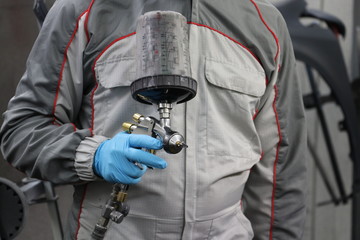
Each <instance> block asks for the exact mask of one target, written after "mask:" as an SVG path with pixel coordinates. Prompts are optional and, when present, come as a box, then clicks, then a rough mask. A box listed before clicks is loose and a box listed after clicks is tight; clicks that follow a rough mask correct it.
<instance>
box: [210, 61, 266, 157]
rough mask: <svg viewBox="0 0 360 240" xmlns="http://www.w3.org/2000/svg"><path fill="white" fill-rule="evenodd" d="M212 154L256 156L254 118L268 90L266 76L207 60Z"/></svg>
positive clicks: (228, 64) (258, 72) (240, 66)
mask: <svg viewBox="0 0 360 240" xmlns="http://www.w3.org/2000/svg"><path fill="white" fill-rule="evenodd" d="M205 78H206V83H207V84H206V86H207V97H206V98H207V147H208V154H209V155H220V156H224V155H225V156H241V157H245V158H249V157H252V153H253V151H252V150H253V149H254V148H253V145H254V144H258V142H257V134H256V129H255V126H254V123H253V119H252V117H253V115H254V114H255V111H256V106H257V104H258V103H259V100H260V97H261V96H262V95H263V94H264V92H265V88H266V82H265V74H264V73H263V72H260V71H257V70H255V69H253V68H250V67H249V66H243V65H240V64H238V65H237V64H235V63H234V62H229V61H223V60H218V59H213V58H207V59H206V62H205Z"/></svg>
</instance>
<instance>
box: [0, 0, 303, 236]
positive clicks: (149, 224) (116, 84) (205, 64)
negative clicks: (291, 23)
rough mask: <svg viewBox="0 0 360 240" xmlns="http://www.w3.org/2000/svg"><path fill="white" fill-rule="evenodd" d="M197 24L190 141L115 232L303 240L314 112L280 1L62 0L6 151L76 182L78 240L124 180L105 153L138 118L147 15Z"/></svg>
mask: <svg viewBox="0 0 360 240" xmlns="http://www.w3.org/2000/svg"><path fill="white" fill-rule="evenodd" d="M156 10H169V11H175V12H179V13H181V14H182V15H184V16H185V17H186V18H187V20H188V25H189V47H190V61H191V75H192V76H191V77H192V78H194V79H196V80H197V82H198V91H197V96H196V97H195V98H194V99H192V100H191V101H189V102H187V103H184V104H179V105H177V106H175V107H174V110H173V116H172V128H173V129H175V130H177V131H179V132H180V133H183V134H184V136H185V137H186V143H187V144H188V145H189V148H188V149H186V151H182V152H181V153H179V154H177V155H169V154H166V153H164V152H162V151H159V152H158V155H159V156H160V157H162V158H164V159H165V160H166V161H167V162H168V167H167V168H166V169H164V170H152V171H147V173H146V174H145V175H144V177H143V178H142V181H141V182H140V183H139V184H136V185H134V186H131V188H130V190H129V197H128V202H129V204H130V206H131V211H130V213H129V215H128V216H127V217H126V218H125V220H124V221H123V222H122V223H121V224H120V225H117V224H112V225H111V226H110V228H109V230H108V232H107V235H106V238H105V239H136V240H140V239H171V240H172V239H184V240H190V239H219V240H230V239H252V238H254V239H261V240H265V239H266V240H268V239H270V240H271V239H278V240H279V239H282V240H289V239H301V237H302V231H303V224H304V217H305V192H306V188H305V157H304V156H305V146H306V136H305V121H304V110H303V105H302V98H301V92H300V87H299V82H298V79H297V77H296V73H295V71H296V70H295V59H294V55H293V50H292V46H291V41H290V39H289V35H288V32H287V29H286V24H285V23H284V20H283V18H282V17H281V16H280V14H279V13H278V11H277V10H276V9H275V8H274V7H273V6H272V5H271V4H270V3H268V2H267V1H266V0H242V1H238V0H223V1H215V0H192V1H188V0H186V1H185V0H181V1H180V0H152V1H149V0H148V1H145V0H122V1H119V0H106V1H105V0H102V1H101V0H81V1H80V0H57V1H56V2H55V4H54V6H53V7H52V8H51V10H50V12H49V14H48V16H47V18H46V20H45V23H44V25H43V27H42V29H41V32H40V34H39V37H38V38H37V40H36V42H35V44H34V47H33V49H32V51H31V53H30V56H29V58H28V61H27V67H26V72H25V74H24V75H23V77H22V79H21V81H20V83H19V86H18V88H17V91H16V94H15V96H14V97H13V98H12V99H11V101H10V103H9V106H8V110H7V111H6V112H5V113H4V123H3V126H2V129H1V147H2V152H3V155H4V157H5V158H6V159H7V161H9V162H10V163H11V164H12V166H14V167H16V168H17V169H19V170H20V171H23V172H25V173H26V174H27V175H29V176H30V177H34V178H40V179H45V180H49V181H51V182H53V183H55V184H73V185H74V196H73V197H74V201H73V206H72V208H71V211H70V214H69V221H68V226H67V227H68V228H67V230H66V239H90V237H89V236H90V234H91V232H92V230H93V228H94V226H95V223H96V222H97V220H98V218H99V216H100V214H101V209H102V206H103V205H104V204H105V202H106V200H107V198H108V196H109V194H110V192H111V188H112V184H110V183H107V182H105V181H104V180H102V179H99V178H97V177H96V176H95V175H94V173H93V170H92V163H93V156H94V153H95V151H96V149H97V147H98V146H99V144H100V143H101V142H103V141H104V140H105V139H108V138H111V137H112V136H114V135H115V134H116V133H118V132H119V131H121V124H122V122H124V121H129V120H131V117H132V115H133V113H137V112H138V113H141V114H143V115H150V116H157V112H156V108H155V107H151V106H148V105H144V104H141V103H138V102H136V101H135V100H133V99H132V97H131V92H130V88H129V86H130V84H131V83H132V82H133V81H134V80H135V66H136V63H135V49H136V41H135V37H136V32H135V29H136V23H137V19H138V17H139V16H140V15H142V14H144V13H146V12H149V11H156Z"/></svg>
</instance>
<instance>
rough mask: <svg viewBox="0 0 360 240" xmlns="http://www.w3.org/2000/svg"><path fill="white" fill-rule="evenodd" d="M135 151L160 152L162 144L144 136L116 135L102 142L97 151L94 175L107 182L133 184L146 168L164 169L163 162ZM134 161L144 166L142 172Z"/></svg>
mask: <svg viewBox="0 0 360 240" xmlns="http://www.w3.org/2000/svg"><path fill="white" fill-rule="evenodd" d="M137 148H147V149H161V148H162V142H161V141H160V140H158V139H156V138H153V137H150V136H147V135H140V134H128V133H125V132H121V133H118V134H117V135H115V136H114V137H113V138H112V139H109V140H106V141H104V142H103V143H101V144H100V145H99V147H98V149H97V150H96V153H95V157H94V164H93V170H94V172H95V174H97V175H98V176H101V177H102V178H104V179H105V180H106V181H108V182H112V183H123V184H135V183H138V182H139V181H140V180H141V177H142V175H144V173H145V172H146V169H147V166H149V167H154V168H160V169H163V168H166V166H167V162H166V161H165V160H163V159H162V158H160V157H158V156H155V155H154V154H151V153H148V152H145V151H143V150H141V149H137ZM135 162H137V163H140V164H141V165H143V169H142V170H141V169H140V168H139V166H136V165H135V164H134V163H135Z"/></svg>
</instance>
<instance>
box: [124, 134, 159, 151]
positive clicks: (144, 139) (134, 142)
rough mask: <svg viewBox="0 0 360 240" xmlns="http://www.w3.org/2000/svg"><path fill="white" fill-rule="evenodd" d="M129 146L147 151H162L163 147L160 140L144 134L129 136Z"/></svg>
mask: <svg viewBox="0 0 360 240" xmlns="http://www.w3.org/2000/svg"><path fill="white" fill-rule="evenodd" d="M129 145H130V147H135V148H147V149H161V148H162V146H163V144H162V142H161V141H160V140H159V139H156V138H153V137H150V136H147V135H142V134H131V135H129Z"/></svg>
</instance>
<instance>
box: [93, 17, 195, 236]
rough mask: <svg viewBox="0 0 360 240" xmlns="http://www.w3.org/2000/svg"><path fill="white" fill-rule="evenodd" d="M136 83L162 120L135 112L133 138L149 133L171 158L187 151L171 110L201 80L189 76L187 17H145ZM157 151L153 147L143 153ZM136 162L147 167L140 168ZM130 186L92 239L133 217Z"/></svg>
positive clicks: (135, 91)
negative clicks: (155, 106)
mask: <svg viewBox="0 0 360 240" xmlns="http://www.w3.org/2000/svg"><path fill="white" fill-rule="evenodd" d="M136 41H137V42H136V43H137V56H136V57H137V71H136V73H137V80H136V81H134V82H133V83H132V84H131V86H130V88H131V94H132V97H133V98H134V99H135V100H136V101H138V102H141V103H144V104H149V105H152V104H154V105H157V107H158V112H159V116H160V119H157V118H154V117H151V116H143V115H141V114H138V113H135V114H134V115H133V120H134V123H128V122H125V123H123V129H124V130H125V131H127V132H129V133H131V134H146V135H149V136H152V137H156V138H158V139H160V140H161V141H162V142H163V146H164V150H165V151H166V152H167V153H170V154H176V153H179V152H180V151H181V150H182V149H183V148H186V147H187V145H186V143H185V139H184V137H183V136H182V135H181V134H180V133H178V132H177V131H174V130H172V129H171V118H170V114H171V110H172V108H173V106H174V105H175V104H179V103H184V102H187V101H189V100H190V99H192V98H194V97H195V95H196V90H197V82H196V81H195V80H194V79H192V78H191V77H189V76H190V75H191V74H190V55H189V45H188V44H189V38H188V24H187V22H186V18H185V17H184V16H182V15H181V14H179V13H176V12H171V11H154V12H148V13H146V14H144V15H142V16H141V17H140V18H139V20H138V24H137V29H136ZM143 150H144V151H148V152H151V153H155V152H153V151H152V150H150V149H143ZM134 164H136V165H137V166H138V167H140V168H142V166H141V164H137V163H134ZM128 189H129V185H126V184H121V183H117V184H114V186H113V191H112V193H111V195H110V198H109V200H108V201H107V203H106V205H105V207H104V208H103V211H102V215H101V217H100V219H99V221H98V223H97V224H96V226H95V229H94V231H93V233H92V238H93V239H96V240H100V239H103V238H104V236H105V233H106V231H107V228H108V226H107V225H108V224H109V223H110V222H111V221H113V222H116V223H121V222H122V220H123V219H124V218H125V217H126V215H127V214H128V213H129V210H130V208H129V206H128V204H127V203H126V197H127V191H128Z"/></svg>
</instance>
